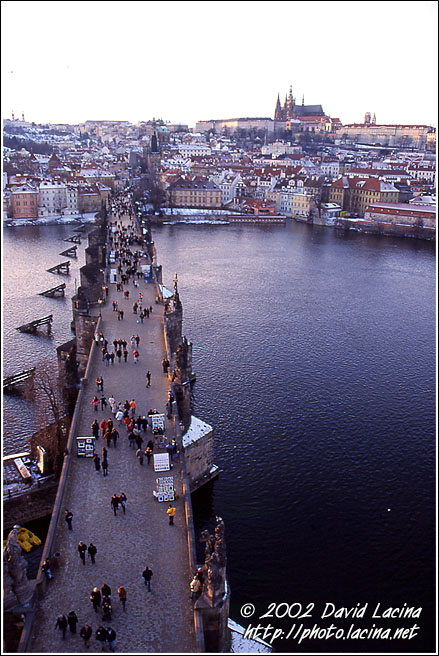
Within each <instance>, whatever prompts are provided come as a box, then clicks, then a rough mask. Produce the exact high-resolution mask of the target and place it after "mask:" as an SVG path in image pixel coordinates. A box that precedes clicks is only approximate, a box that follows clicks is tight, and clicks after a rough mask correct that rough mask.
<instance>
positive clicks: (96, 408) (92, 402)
mask: <svg viewBox="0 0 439 656" xmlns="http://www.w3.org/2000/svg"><path fill="white" fill-rule="evenodd" d="M90 405H92V406H93V407H94V409H95V412H97V411H98V408H99V399H98V397H97V396H94V397H93V399H92V401H91V403H90Z"/></svg>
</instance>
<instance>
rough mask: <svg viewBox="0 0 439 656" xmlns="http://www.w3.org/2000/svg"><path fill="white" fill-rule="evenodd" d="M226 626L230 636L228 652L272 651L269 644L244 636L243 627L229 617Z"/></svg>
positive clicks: (255, 652) (258, 652)
mask: <svg viewBox="0 0 439 656" xmlns="http://www.w3.org/2000/svg"><path fill="white" fill-rule="evenodd" d="M228 626H229V629H230V635H231V637H232V645H231V647H230V653H232V654H268V653H270V652H271V651H272V648H271V646H270V645H269V644H268V643H267V642H264V640H260V639H259V638H256V639H255V640H253V639H249V638H244V633H245V629H244V627H243V626H241V625H240V624H237V623H236V622H234V621H233V620H231V619H229V621H228Z"/></svg>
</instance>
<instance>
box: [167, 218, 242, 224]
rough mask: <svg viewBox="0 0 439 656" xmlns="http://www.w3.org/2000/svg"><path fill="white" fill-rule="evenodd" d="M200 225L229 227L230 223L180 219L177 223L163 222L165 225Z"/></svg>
mask: <svg viewBox="0 0 439 656" xmlns="http://www.w3.org/2000/svg"><path fill="white" fill-rule="evenodd" d="M181 223H184V224H186V225H200V224H201V223H209V224H210V225H228V224H229V223H230V221H215V220H214V219H201V218H200V219H196V218H193V219H178V220H176V221H163V225H180V224H181Z"/></svg>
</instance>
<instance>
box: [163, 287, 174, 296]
mask: <svg viewBox="0 0 439 656" xmlns="http://www.w3.org/2000/svg"><path fill="white" fill-rule="evenodd" d="M159 287H160V291H161V294H162V296H163V298H172V297H173V296H174V293H173V292H171V290H170V289H168V288H167V287H165V286H164V285H159Z"/></svg>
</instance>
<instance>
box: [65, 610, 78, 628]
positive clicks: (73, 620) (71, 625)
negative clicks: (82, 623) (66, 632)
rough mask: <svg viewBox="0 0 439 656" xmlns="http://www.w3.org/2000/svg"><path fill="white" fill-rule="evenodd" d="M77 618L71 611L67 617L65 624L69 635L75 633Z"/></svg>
mask: <svg viewBox="0 0 439 656" xmlns="http://www.w3.org/2000/svg"><path fill="white" fill-rule="evenodd" d="M78 622H79V620H78V616H77V615H76V613H75V611H74V610H71V611H70V613H69V614H68V615H67V624H68V625H69V629H70V633H76V625H77V624H78Z"/></svg>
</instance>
